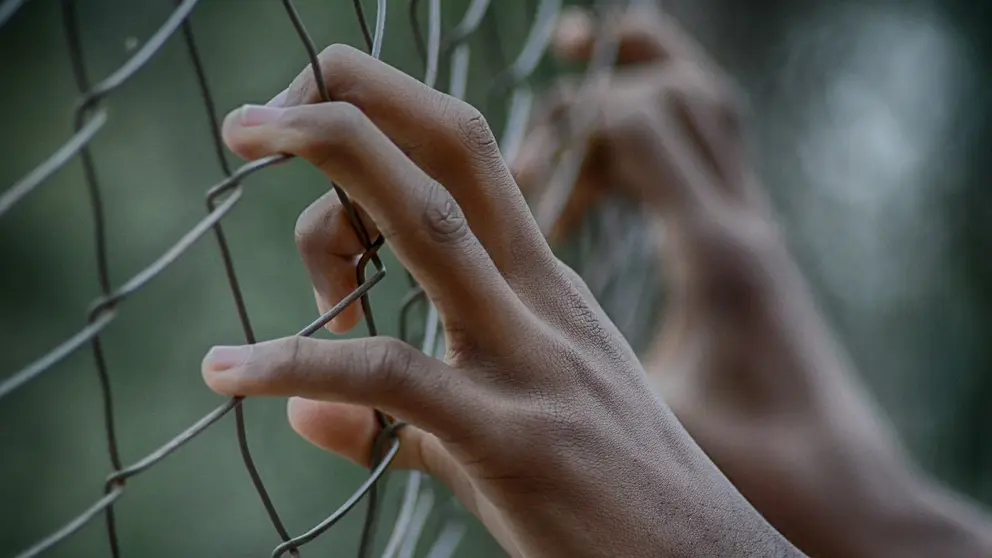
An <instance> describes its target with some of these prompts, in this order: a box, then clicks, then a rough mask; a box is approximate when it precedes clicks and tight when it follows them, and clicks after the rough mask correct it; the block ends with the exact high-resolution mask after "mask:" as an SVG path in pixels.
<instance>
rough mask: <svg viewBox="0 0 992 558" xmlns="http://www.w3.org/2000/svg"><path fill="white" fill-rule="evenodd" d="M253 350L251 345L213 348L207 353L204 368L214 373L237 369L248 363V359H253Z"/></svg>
mask: <svg viewBox="0 0 992 558" xmlns="http://www.w3.org/2000/svg"><path fill="white" fill-rule="evenodd" d="M251 350H252V346H251V345H242V346H240V347H226V346H217V347H213V348H212V349H210V351H209V352H208V353H207V356H206V357H204V358H203V366H204V368H206V369H207V370H210V371H213V372H223V371H224V370H230V369H231V368H237V367H238V366H241V365H242V364H244V363H246V362H248V358H249V357H251Z"/></svg>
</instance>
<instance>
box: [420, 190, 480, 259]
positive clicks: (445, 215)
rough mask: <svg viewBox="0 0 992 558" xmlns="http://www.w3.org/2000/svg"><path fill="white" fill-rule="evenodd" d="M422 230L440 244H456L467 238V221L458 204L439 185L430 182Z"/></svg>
mask: <svg viewBox="0 0 992 558" xmlns="http://www.w3.org/2000/svg"><path fill="white" fill-rule="evenodd" d="M423 224H424V228H425V229H426V230H427V232H428V234H430V236H431V239H432V240H434V241H435V242H438V243H441V244H457V243H458V242H461V241H463V240H464V239H465V238H467V237H468V233H469V228H468V221H466V219H465V215H464V214H463V213H462V210H461V208H460V207H458V203H457V202H456V201H455V199H454V198H452V197H451V194H449V193H448V192H447V190H445V189H444V187H443V186H441V185H440V184H439V183H437V182H435V181H431V183H430V185H429V186H428V188H427V199H426V202H425V204H424V211H423Z"/></svg>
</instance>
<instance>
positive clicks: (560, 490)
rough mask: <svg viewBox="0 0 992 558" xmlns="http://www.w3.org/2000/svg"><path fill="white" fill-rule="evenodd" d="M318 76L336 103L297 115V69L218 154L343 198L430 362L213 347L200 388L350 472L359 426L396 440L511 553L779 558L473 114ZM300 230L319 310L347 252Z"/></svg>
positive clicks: (230, 129)
mask: <svg viewBox="0 0 992 558" xmlns="http://www.w3.org/2000/svg"><path fill="white" fill-rule="evenodd" d="M320 61H321V68H320V70H321V72H322V74H323V77H324V80H325V81H326V84H327V88H328V90H329V92H330V96H331V98H332V99H333V100H334V102H331V103H320V104H309V103H315V102H317V101H318V98H317V94H316V87H315V86H314V81H313V78H312V74H311V72H310V70H309V69H307V70H306V71H304V72H303V73H302V74H301V75H300V77H298V78H297V79H296V80H295V81H294V82H293V84H292V85H291V86H290V88H289V89H288V91H287V92H286V94H285V95H283V96H281V98H280V99H278V100H277V101H274V102H273V103H271V105H272V106H268V107H257V106H247V107H243V108H242V109H240V110H237V111H235V112H233V113H231V115H229V116H228V118H227V119H226V120H225V123H224V138H225V141H226V142H227V144H228V145H229V146H230V147H231V149H232V150H234V151H235V152H236V153H238V154H239V155H241V156H242V157H245V158H247V159H258V158H261V157H265V156H268V155H273V154H277V153H288V154H292V155H296V156H299V157H301V158H303V159H305V160H307V161H309V162H310V163H312V164H314V165H315V166H317V167H318V168H319V169H320V170H321V171H323V172H324V173H325V174H326V175H327V176H328V177H329V178H330V179H332V180H334V181H335V182H336V183H337V184H339V185H340V186H341V187H342V188H343V189H344V190H345V191H347V192H348V194H349V195H350V196H351V198H352V199H353V200H354V201H355V202H356V203H357V204H358V205H360V206H361V208H362V209H363V211H364V213H365V215H366V216H367V221H366V222H367V224H368V225H369V227H370V228H372V229H373V231H374V232H373V234H375V231H377V232H380V233H381V234H382V235H383V236H384V237H385V239H386V241H387V242H388V243H389V245H390V246H391V247H392V249H393V250H394V252H395V253H396V256H397V258H398V259H399V260H400V261H401V262H402V263H403V265H404V266H405V267H406V268H407V269H408V270H409V271H410V272H411V273H412V274H413V275H414V277H415V278H416V279H417V280H418V282H419V283H420V284H421V285H422V286H423V288H424V290H425V292H426V294H427V296H428V297H430V299H431V301H432V302H433V303H434V304H435V306H436V307H437V308H438V311H439V314H440V317H441V320H442V322H443V326H444V333H445V341H446V348H447V354H446V355H445V358H444V359H443V361H442V360H437V359H433V358H430V357H428V356H426V355H424V354H422V353H420V352H419V351H417V350H415V349H413V348H412V347H410V346H409V345H406V344H404V343H402V342H400V341H397V340H395V339H389V338H384V337H375V338H366V339H354V340H333V341H328V340H314V339H309V338H301V337H289V338H285V339H278V340H274V341H267V342H263V343H259V344H257V345H254V346H249V347H217V348H214V349H213V350H211V352H210V353H209V354H208V355H207V356H206V357H205V359H204V363H203V374H204V378H205V380H206V382H207V384H208V385H209V386H210V387H211V388H212V389H213V390H215V391H217V392H218V393H222V394H226V395H234V394H238V395H247V396H289V397H293V399H291V402H290V406H289V415H290V422H291V424H292V425H293V427H294V428H295V429H296V430H297V431H298V432H300V433H301V434H302V435H303V436H304V437H306V438H308V439H310V440H311V441H313V442H314V443H316V444H318V445H320V446H323V447H325V448H327V449H330V450H332V451H335V452H337V453H339V454H341V455H343V456H345V457H347V458H349V459H351V460H353V461H355V462H357V463H359V464H362V465H368V463H369V456H370V453H371V452H370V449H371V448H370V444H371V441H372V439H373V438H374V434H375V432H376V429H377V424H376V423H375V421H374V418H373V412H372V410H371V409H372V408H376V409H380V410H382V411H383V412H386V413H388V414H390V415H392V416H395V417H397V418H398V419H400V420H402V421H405V422H407V423H409V424H410V425H411V426H409V427H407V428H404V429H402V430H400V434H399V435H400V438H401V449H400V453H399V454H398V456H397V459H396V462H395V463H396V464H397V465H398V466H400V467H405V468H412V469H418V470H422V471H425V472H427V473H429V474H432V475H433V476H435V477H437V478H439V479H440V480H441V481H442V482H444V483H445V484H447V485H448V486H449V487H450V488H451V489H452V491H453V492H454V494H455V495H456V496H457V497H458V499H459V500H460V501H461V502H463V503H464V504H465V505H466V507H468V508H469V509H470V510H472V511H473V512H474V513H475V514H476V515H477V516H478V517H479V518H480V519H481V520H482V521H483V523H484V524H485V525H486V526H487V527H488V528H489V529H490V531H491V532H492V533H493V534H494V535H495V536H496V538H497V539H498V540H499V541H500V543H501V544H502V545H503V546H504V547H505V548H506V549H507V550H508V551H509V552H510V553H511V554H513V555H515V556H531V555H539V556H603V555H616V556H658V555H664V554H677V555H686V556H691V555H705V556H713V555H741V554H742V553H743V552H752V553H755V554H761V555H769V554H774V555H780V554H785V553H790V552H793V549H791V547H790V546H789V545H788V543H787V542H786V541H785V540H784V539H782V537H781V536H779V535H778V534H777V533H776V532H774V530H772V529H771V528H770V527H769V526H768V525H767V523H765V522H764V520H763V519H762V518H761V517H760V516H759V515H758V514H757V513H756V512H754V510H753V509H751V508H750V507H749V505H748V504H747V503H746V502H745V501H744V500H743V499H742V498H741V497H740V495H739V494H738V493H737V492H736V491H735V490H734V489H733V487H732V486H731V485H730V484H729V483H728V482H727V481H726V479H725V478H723V477H722V476H721V475H720V473H719V472H718V471H717V470H716V469H715V468H714V467H713V466H712V464H711V463H709V461H708V460H707V459H706V458H705V456H704V455H703V454H702V452H701V451H699V449H698V447H696V446H695V444H694V443H693V442H692V440H691V439H690V438H689V437H688V436H687V435H686V433H685V432H684V430H682V428H681V427H680V425H679V424H678V422H677V421H676V420H675V419H674V417H673V416H672V414H671V413H670V412H669V410H668V409H667V407H665V405H664V404H663V403H662V402H661V400H660V399H658V398H657V397H656V396H655V395H654V394H653V392H652V391H651V389H650V388H649V387H648V384H647V380H646V378H645V375H644V372H643V369H642V368H641V366H640V364H639V363H638V361H637V359H636V357H635V355H634V354H633V352H632V351H631V349H630V347H629V346H628V345H627V343H626V342H625V341H624V339H623V338H622V337H621V336H620V334H619V333H618V332H617V331H616V328H615V327H614V326H613V324H612V323H611V322H610V321H609V320H608V319H607V318H606V317H605V316H604V315H603V313H602V311H601V309H600V308H599V307H598V306H597V305H596V303H595V301H593V300H592V298H591V297H590V296H589V293H588V291H587V290H586V289H585V288H584V285H583V284H582V282H581V280H579V279H578V278H577V277H576V276H575V275H574V273H572V272H571V271H570V270H569V269H567V268H566V267H564V266H563V265H561V264H560V263H559V262H558V261H557V259H556V258H555V257H554V255H553V254H552V252H551V250H550V248H549V247H548V245H547V244H546V242H545V240H544V238H543V237H542V235H541V234H540V232H539V230H538V228H537V226H536V223H535V222H534V220H533V218H532V217H531V215H530V213H529V211H528V208H527V206H526V204H525V202H524V199H523V197H522V195H521V194H520V192H519V190H518V188H517V185H516V184H515V183H514V181H513V179H512V177H511V176H510V173H509V171H508V169H507V168H506V166H505V165H504V163H503V161H502V159H501V158H500V155H499V151H498V149H497V147H496V145H495V141H494V140H493V136H492V133H491V132H490V130H489V128H488V126H487V124H486V122H485V120H484V119H483V118H482V116H481V115H480V114H479V113H478V111H476V110H475V109H474V108H472V107H470V106H469V105H467V104H465V103H463V102H461V101H458V100H455V99H453V98H451V97H449V96H446V95H443V94H441V93H439V92H437V91H435V90H432V89H430V88H428V87H426V86H424V85H422V84H420V83H419V82H417V81H416V80H414V79H413V78H410V77H409V76H406V75H404V74H402V73H401V72H399V71H398V70H395V69H393V68H391V67H389V66H387V65H385V64H383V63H381V62H379V61H377V60H374V59H372V58H371V57H368V56H366V55H364V54H362V53H360V52H358V51H356V50H354V49H351V48H349V47H344V46H340V45H336V46H332V47H330V48H328V49H327V50H325V51H324V52H323V54H322V55H321V56H320ZM297 234H298V243H299V246H300V247H301V249H302V252H303V255H304V259H305V261H306V262H307V266H308V268H309V269H310V272H311V275H312V276H314V278H315V280H314V283H315V288H316V290H317V292H318V299H319V300H320V304H321V306H322V307H323V308H326V307H329V306H330V305H331V304H333V303H335V302H337V301H338V300H340V299H341V298H342V297H343V295H344V294H346V292H347V291H349V290H350V289H351V288H353V287H354V284H353V281H354V267H353V266H354V259H355V257H356V256H357V255H358V254H359V253H361V251H362V246H361V245H360V243H359V242H358V240H357V238H356V237H355V234H354V232H353V230H352V229H351V227H350V226H348V224H347V220H346V219H345V217H344V215H343V211H342V209H341V206H340V204H338V203H337V202H335V201H334V198H333V197H325V198H323V199H322V200H320V201H318V203H317V204H315V205H314V206H313V207H311V208H310V209H309V210H307V212H305V213H304V215H303V216H302V217H301V219H300V222H299V223H298V230H297ZM358 317H359V315H358V313H357V312H352V313H349V314H343V315H341V316H339V318H338V319H337V320H336V322H335V323H334V325H333V328H334V329H335V330H337V331H345V330H348V329H350V328H351V327H352V326H354V325H355V323H356V322H357V320H358Z"/></svg>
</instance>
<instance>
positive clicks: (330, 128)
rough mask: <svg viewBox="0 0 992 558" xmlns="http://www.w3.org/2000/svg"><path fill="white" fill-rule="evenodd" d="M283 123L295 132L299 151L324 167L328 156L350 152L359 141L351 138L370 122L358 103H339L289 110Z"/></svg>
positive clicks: (295, 140)
mask: <svg viewBox="0 0 992 558" xmlns="http://www.w3.org/2000/svg"><path fill="white" fill-rule="evenodd" d="M283 124H284V126H285V127H286V128H288V129H289V130H291V131H292V133H293V134H294V135H295V137H294V139H293V140H292V143H293V144H295V145H296V146H297V148H296V151H297V152H298V153H299V154H300V155H301V156H303V157H304V158H306V159H309V160H310V161H311V162H314V163H315V164H316V165H317V166H321V165H322V164H323V162H325V161H326V160H327V158H328V157H331V156H334V155H342V156H347V155H348V154H349V153H351V150H352V149H354V148H355V146H356V145H358V144H359V143H360V142H355V141H348V140H349V139H353V138H355V137H357V136H359V135H360V134H362V133H363V132H364V130H365V128H366V126H367V125H368V122H367V118H366V116H365V114H364V113H363V112H362V111H361V109H359V108H358V107H356V106H355V105H352V104H350V103H343V102H336V103H328V104H325V105H320V107H319V108H317V109H309V110H295V111H289V113H288V114H287V115H286V116H284V117H283Z"/></svg>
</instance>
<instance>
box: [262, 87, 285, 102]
mask: <svg viewBox="0 0 992 558" xmlns="http://www.w3.org/2000/svg"><path fill="white" fill-rule="evenodd" d="M288 96H289V88H286V89H283V90H282V91H281V92H280V93H279V94H278V95H276V96H275V97H272V100H271V101H269V102H268V103H265V106H267V107H282V106H285V104H286V97H288Z"/></svg>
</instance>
